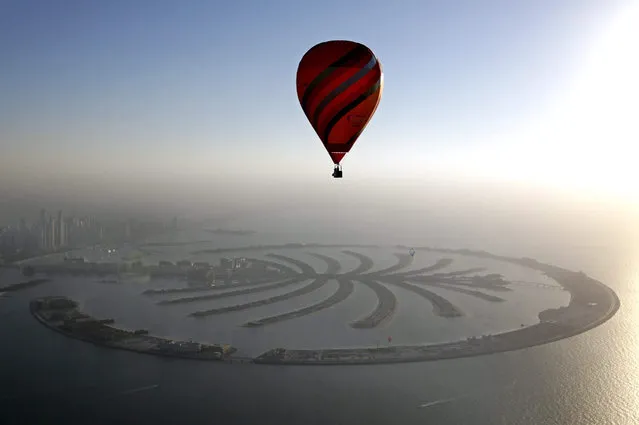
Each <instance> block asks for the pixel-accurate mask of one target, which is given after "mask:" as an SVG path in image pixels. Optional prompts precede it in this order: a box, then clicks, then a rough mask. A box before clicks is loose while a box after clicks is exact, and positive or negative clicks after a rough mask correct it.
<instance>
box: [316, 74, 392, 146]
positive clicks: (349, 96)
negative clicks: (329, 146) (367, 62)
mask: <svg viewBox="0 0 639 425" xmlns="http://www.w3.org/2000/svg"><path fill="white" fill-rule="evenodd" d="M380 77H381V76H380V73H379V69H377V68H374V69H373V71H372V72H369V73H368V74H366V75H365V76H364V77H362V78H361V79H359V80H358V81H357V82H356V83H355V84H353V85H352V86H351V87H349V89H348V90H347V91H345V92H344V93H342V94H341V95H339V96H338V97H337V98H336V99H335V100H334V101H333V102H331V103H330V104H329V105H328V106H327V107H326V108H325V109H324V111H323V112H322V113H321V114H320V116H319V117H318V120H317V122H316V123H314V125H313V127H314V128H315V130H316V131H317V134H318V135H319V136H320V138H321V139H322V141H324V142H327V140H326V139H325V138H322V136H323V135H324V134H326V135H327V136H328V135H329V134H328V133H325V130H326V127H327V124H328V123H329V122H330V121H331V119H332V118H333V117H334V116H335V115H337V114H338V113H339V112H340V111H341V110H342V109H344V108H345V107H346V106H347V105H349V104H350V103H351V102H352V101H353V100H355V99H356V98H357V97H358V96H359V95H361V94H362V93H364V92H366V90H368V89H369V88H370V87H371V86H373V85H374V84H375V83H376V82H377V81H378V80H379V79H380ZM365 114H366V115H367V116H369V115H370V113H369V112H368V111H367V112H366V113H365ZM312 124H313V123H312ZM342 136H343V137H341V140H339V141H338V140H336V138H335V135H334V134H333V135H332V137H331V142H332V143H341V144H344V143H346V141H347V139H348V138H350V135H346V134H343V135H342Z"/></svg>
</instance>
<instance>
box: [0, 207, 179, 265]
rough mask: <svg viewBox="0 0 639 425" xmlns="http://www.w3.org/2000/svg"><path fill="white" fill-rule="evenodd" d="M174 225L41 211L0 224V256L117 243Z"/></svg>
mask: <svg viewBox="0 0 639 425" xmlns="http://www.w3.org/2000/svg"><path fill="white" fill-rule="evenodd" d="M176 228H177V218H173V219H172V220H171V222H170V223H162V222H155V221H153V222H149V221H138V220H125V221H113V222H108V223H105V222H99V221H98V220H96V218H95V217H74V216H65V215H64V214H63V212H62V211H57V212H55V213H54V212H51V213H50V212H48V211H47V210H45V209H42V210H41V211H40V214H39V216H38V218H37V219H36V220H35V221H34V222H31V223H29V222H27V220H25V219H24V218H22V219H21V220H20V222H19V223H18V224H14V225H9V226H5V227H0V256H3V257H8V258H11V257H14V256H20V255H21V254H22V255H23V256H28V255H32V254H36V253H48V252H57V251H61V250H65V249H72V248H79V247H83V246H88V245H94V244H98V243H102V242H108V243H117V242H127V241H135V240H139V239H141V238H144V237H147V236H150V235H153V234H157V233H161V232H164V231H166V230H169V229H176Z"/></svg>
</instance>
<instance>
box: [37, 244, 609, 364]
mask: <svg viewBox="0 0 639 425" xmlns="http://www.w3.org/2000/svg"><path fill="white" fill-rule="evenodd" d="M309 246H317V247H325V246H324V245H320V244H309V245H306V244H300V248H302V247H303V248H308V247H309ZM277 247H279V248H282V247H290V244H288V245H286V246H270V247H269V248H277ZM331 247H338V246H336V245H331ZM339 247H342V248H343V247H345V246H343V245H342V246H339ZM400 248H402V247H400ZM245 249H254V247H249V248H245ZM232 250H233V251H239V249H237V248H234V249H232ZM415 250H429V251H435V252H442V253H450V254H459V255H466V256H476V257H483V258H490V259H496V260H500V261H505V262H510V263H514V264H518V265H521V266H525V267H528V268H532V269H535V270H539V271H541V272H543V273H544V274H546V275H547V276H548V277H550V278H552V279H553V280H555V281H556V282H557V283H558V284H559V285H560V286H561V288H563V289H564V290H566V291H568V292H569V293H570V295H571V298H570V303H569V305H568V306H566V307H561V308H557V309H548V310H545V311H543V312H541V313H539V320H540V323H538V324H535V325H532V326H528V327H522V328H521V329H517V330H514V331H510V332H504V333H500V334H495V335H485V336H482V337H470V338H467V339H464V340H459V341H455V342H447V343H438V344H430V345H411V346H391V347H381V348H380V347H378V348H344V349H330V348H327V349H317V350H290V349H285V348H276V349H272V350H269V351H267V352H265V353H263V354H261V355H259V356H258V357H256V358H255V359H252V362H254V363H261V364H280V365H293V364H297V365H340V364H341V365H354V364H374V363H396V362H414V361H432V360H440V359H452V358H460V357H470V356H477V355H485V354H490V353H496V352H504V351H512V350H518V349H522V348H527V347H532V346H535V345H540V344H545V343H549V342H552V341H557V340H559V339H563V338H567V337H570V336H573V335H577V334H579V333H582V332H585V331H587V330H589V329H592V328H594V327H596V326H598V325H600V324H602V323H603V322H605V321H606V320H608V319H609V318H611V317H612V316H613V315H614V314H615V313H616V311H617V310H618V308H619V305H620V302H619V299H618V297H617V295H616V294H615V293H614V291H612V290H611V289H610V288H608V287H607V286H605V285H604V284H602V283H601V282H598V281H596V280H594V279H592V278H590V277H588V276H586V275H585V274H584V273H582V272H572V271H569V270H565V269H562V268H560V267H556V266H552V265H547V264H543V263H539V262H537V261H536V260H533V259H530V258H512V257H502V256H495V255H492V254H489V253H486V252H483V251H469V250H449V249H434V248H415ZM351 254H353V255H355V254H356V253H352V252H351ZM271 257H273V258H278V259H280V260H282V261H285V262H289V263H291V264H294V265H295V264H296V265H297V266H298V267H299V268H300V269H302V270H301V272H295V271H291V270H288V269H287V268H286V266H280V267H277V268H275V270H273V273H274V276H273V277H279V278H280V279H282V278H284V280H283V281H280V282H279V283H273V284H270V285H278V286H280V285H282V286H283V285H288V284H290V282H292V281H295V282H300V281H303V280H305V279H309V278H310V279H312V282H311V283H310V284H309V285H307V286H305V287H302V288H299V289H297V290H296V291H293V293H295V292H301V293H306V292H308V291H310V290H311V289H313V288H315V289H317V288H319V287H320V286H321V285H323V284H324V283H325V282H326V281H327V280H328V279H329V278H330V279H336V280H337V281H338V283H339V285H340V286H339V289H338V290H337V292H335V293H334V294H333V295H332V296H331V297H329V298H327V299H326V300H324V301H321V302H319V303H317V304H315V305H312V306H309V307H306V308H302V309H297V310H293V311H291V312H288V313H282V314H278V315H275V316H272V317H267V318H262V319H259V320H254V321H251V322H248V323H246V324H245V325H244V326H249V327H253V326H264V325H267V324H269V323H275V322H277V321H280V320H287V319H290V318H293V317H299V316H302V315H305V314H309V313H311V312H314V311H319V310H321V309H323V308H326V307H327V306H330V305H333V304H335V303H337V302H340V301H342V300H344V299H345V298H346V297H347V296H348V295H349V294H350V293H352V291H353V286H352V285H353V284H352V281H357V282H361V283H364V284H367V285H369V287H371V289H373V290H374V291H375V292H377V293H378V300H379V304H378V306H377V307H376V309H375V310H374V311H372V312H371V313H370V314H369V315H368V316H367V317H364V318H362V319H360V320H358V321H356V322H354V323H352V324H351V326H353V327H355V328H369V327H375V326H377V325H378V324H379V323H381V322H382V321H385V320H388V319H389V318H390V317H391V316H392V314H393V311H394V309H395V301H394V300H395V299H394V296H392V294H391V293H390V291H388V289H386V288H385V287H384V286H383V285H379V284H376V282H375V281H376V280H378V279H382V278H383V279H384V282H385V283H386V284H391V285H397V286H400V287H405V289H408V290H411V291H413V292H414V293H415V294H416V295H419V296H421V297H423V298H426V299H428V300H429V301H430V303H431V304H432V306H433V311H434V313H435V314H437V315H440V316H443V317H450V318H454V317H456V316H459V315H461V314H462V313H461V312H460V311H459V310H457V309H456V307H455V306H454V305H452V304H450V302H449V301H447V300H446V299H445V298H442V297H440V296H438V295H437V294H435V293H433V292H431V291H428V290H426V289H424V288H422V287H420V286H415V285H410V284H407V283H404V282H403V280H404V279H409V278H410V279H413V281H416V282H417V283H421V284H424V285H426V286H428V285H430V286H435V287H436V286H438V285H446V284H447V283H446V282H450V280H451V279H457V281H456V282H457V286H456V287H455V290H457V291H459V292H462V293H471V292H477V291H473V289H470V288H471V287H475V288H482V287H485V288H491V289H493V290H508V288H506V287H505V285H504V281H503V280H501V278H500V277H499V275H494V274H493V275H485V276H471V277H464V278H462V277H459V276H458V275H460V274H464V273H468V272H474V271H476V270H479V269H470V270H465V271H458V272H450V273H437V274H432V275H428V276H421V277H419V276H417V277H415V276H413V275H415V274H416V273H419V272H420V271H421V270H415V271H409V272H404V273H395V274H394V275H392V276H390V275H385V273H387V272H389V271H390V270H391V269H392V270H393V271H396V270H398V269H399V268H400V267H399V264H403V263H405V262H406V258H405V257H404V256H403V255H402V254H398V260H399V263H398V265H396V266H391V267H389V268H387V269H384V270H381V271H378V272H372V273H366V272H367V271H368V269H370V268H371V264H369V263H370V261H368V260H367V259H365V258H364V257H363V256H362V261H361V265H360V267H358V269H356V271H357V273H355V272H346V273H343V274H337V272H338V269H339V264H338V263H337V262H335V261H329V260H330V258H328V257H327V258H328V260H326V261H327V264H328V270H327V272H326V273H316V272H315V271H313V270H304V269H303V267H304V264H303V263H300V262H299V260H294V259H290V258H288V257H285V256H281V255H280V256H276V255H271ZM364 260H366V261H364ZM261 261H262V262H263V263H262V264H261V266H262V267H265V266H272V264H270V263H268V262H266V261H265V260H261ZM449 261H451V260H447V259H443V260H440V261H439V262H438V264H439V266H441V265H445V264H447V263H448V262H449ZM437 268H439V267H436V266H430V267H429V268H428V269H429V270H430V271H435V270H436V269H437ZM263 270H265V269H263ZM291 273H293V274H294V275H291ZM371 276H372V277H374V279H373V278H371ZM384 276H385V277H384ZM393 276H394V277H393ZM267 286H268V285H267ZM465 288H468V289H465ZM256 290H258V288H257V287H256V288H254V289H253V288H249V289H238V290H237V291H232V292H227V293H226V294H240V293H241V294H244V293H247V292H251V293H252V292H253V291H256ZM289 294H290V293H286V294H282V295H276V296H274V297H271V298H272V299H270V298H267V299H264V300H259V301H253V302H249V303H246V304H238V305H235V306H229V307H225V308H219V309H215V310H210V311H201V312H196V313H194V314H192V315H193V316H195V317H199V316H201V317H204V316H209V315H212V314H219V313H224V312H226V311H228V310H230V311H236V310H242V309H244V308H249V307H251V306H253V305H254V304H260V305H261V304H263V303H270V302H274V301H273V300H281V299H285V298H287V297H290V295H289ZM484 295H485V297H487V298H484V299H486V300H487V301H494V302H499V301H503V299H501V298H499V297H496V296H493V295H486V294H484ZM222 296H225V294H218V295H213V294H211V295H204V296H195V297H192V299H193V300H200V299H202V298H216V297H222ZM177 302H180V303H188V302H191V299H190V298H178V299H174V300H173V301H171V303H177ZM165 303H166V302H163V304H165ZM31 309H32V312H33V314H34V315H35V316H36V318H38V320H40V321H41V322H42V323H44V324H46V325H47V326H49V327H51V328H52V329H55V330H58V331H60V332H62V333H64V334H66V335H68V336H72V337H76V338H80V339H83V340H87V341H90V342H94V343H98V344H102V345H106V346H109V347H113V348H121V349H127V350H132V351H137V352H143V353H149V354H156V355H169V356H176V355H177V356H178V357H184V358H196V359H204V360H221V359H224V360H227V361H233V360H240V362H245V361H251V360H250V359H247V358H235V357H233V352H234V351H235V349H233V348H232V347H229V346H220V345H204V344H197V343H193V342H171V341H169V340H166V339H162V338H156V337H152V336H148V335H145V334H144V332H143V331H142V332H141V331H136V332H130V331H124V330H119V329H116V328H114V327H112V326H107V324H106V323H105V322H104V321H99V320H96V319H92V318H90V317H88V316H87V315H85V314H83V313H81V312H79V311H78V310H77V304H76V303H74V302H73V301H71V300H68V299H65V298H60V297H57V298H46V299H40V300H35V301H33V302H32V304H31ZM452 320H454V319H452Z"/></svg>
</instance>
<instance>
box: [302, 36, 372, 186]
mask: <svg viewBox="0 0 639 425" xmlns="http://www.w3.org/2000/svg"><path fill="white" fill-rule="evenodd" d="M383 86H384V77H383V73H382V67H381V64H380V63H379V60H378V59H377V58H376V57H375V55H374V54H373V52H372V51H371V50H370V49H369V48H368V47H366V46H364V45H363V44H360V43H355V42H353V41H345V40H333V41H325V42H323V43H319V44H317V45H315V46H314V47H312V48H311V49H310V50H309V51H308V52H306V54H305V55H304V56H303V57H302V60H301V61H300V64H299V66H298V68H297V97H298V99H299V101H300V105H301V106H302V109H303V110H304V113H305V114H306V117H307V118H308V120H309V121H310V123H311V125H312V126H313V129H314V130H315V132H316V133H317V135H318V136H319V138H320V140H321V141H322V143H323V144H324V147H325V148H326V150H327V151H328V154H329V155H330V157H331V159H332V160H333V163H334V164H335V171H334V172H333V177H342V170H341V167H340V162H341V160H342V158H344V155H346V154H347V153H348V152H349V151H350V150H351V148H352V147H353V145H354V144H355V142H356V141H357V138H358V137H359V136H360V134H362V132H363V131H364V128H366V125H367V124H368V122H369V121H370V119H371V118H372V117H373V114H374V113H375V110H376V109H377V105H378V104H379V101H380V99H381V96H382V90H383Z"/></svg>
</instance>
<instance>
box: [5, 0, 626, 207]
mask: <svg viewBox="0 0 639 425" xmlns="http://www.w3.org/2000/svg"><path fill="white" fill-rule="evenodd" d="M633 5H634V3H633V2H630V1H621V0H619V1H609V2H599V1H566V2H559V3H558V2H552V1H549V0H548V1H546V0H544V1H540V2H534V3H527V4H524V3H522V4H520V3H512V2H502V1H490V2H485V3H482V4H481V5H480V4H478V3H476V2H469V1H460V2H459V3H458V4H455V5H452V4H444V3H436V2H405V3H402V7H399V6H392V5H389V4H388V3H387V2H384V3H381V2H379V3H372V4H371V3H370V2H367V3H366V7H363V6H362V5H361V4H359V3H357V2H355V3H352V2H351V3H349V4H348V5H343V4H338V3H337V2H332V1H327V2H323V3H322V4H321V5H320V4H318V5H313V6H304V5H301V4H298V3H293V2H288V3H287V2H273V3H269V5H268V6H265V5H263V4H260V3H256V2H238V3H232V4H231V3H229V4H225V5H223V6H220V5H214V4H212V3H211V4H206V3H193V4H190V5H189V6H185V5H184V4H182V3H178V2H169V1H164V2H159V3H158V2H145V1H141V2H136V7H133V8H132V7H130V4H129V3H125V2H120V1H114V2H109V3H108V4H105V3H101V2H81V3H78V4H75V5H74V6H73V7H72V8H71V7H61V6H60V5H55V6H54V5H51V4H48V3H45V2H35V1H26V2H17V1H16V2H9V3H8V4H7V5H6V6H5V8H4V9H3V16H2V17H0V50H1V51H2V52H3V53H4V55H5V57H6V59H7V63H8V64H10V66H8V67H7V68H6V69H5V72H3V75H2V77H0V89H1V90H2V91H3V93H5V95H3V100H2V101H1V102H0V140H2V141H3V155H2V156H1V157H0V168H1V169H2V179H0V186H1V187H0V195H2V196H3V197H4V198H5V199H12V198H11V197H13V198H15V197H20V196H22V197H28V196H33V197H36V196H43V194H45V195H46V194H54V195H53V198H55V197H56V196H57V197H60V196H62V195H61V194H62V193H63V192H65V191H67V192H68V191H75V192H76V193H77V194H79V195H78V196H85V195H86V194H87V193H90V192H97V191H99V192H100V195H101V196H102V197H104V196H112V197H114V198H117V199H119V200H120V201H121V202H123V203H125V202H127V201H128V200H129V199H139V198H140V197H141V194H146V193H147V192H149V193H150V192H153V193H154V194H153V195H148V197H153V196H155V197H162V196H163V195H162V193H166V195H164V196H174V195H175V194H179V193H180V192H181V191H182V192H184V191H193V192H195V193H193V194H191V196H190V198H198V197H201V196H202V194H208V195H209V196H211V197H214V198H215V197H224V196H227V194H228V193H236V192H239V193H245V195H243V196H245V197H246V198H251V197H254V196H256V194H257V193H260V192H263V191H264V189H265V188H271V187H274V186H275V185H278V186H281V185H282V184H283V183H287V184H288V188H289V189H290V190H292V191H298V192H302V193H303V192H304V189H305V188H306V187H307V186H308V185H315V187H318V188H322V190H324V192H326V193H331V190H332V187H329V186H328V185H329V184H332V183H334V182H332V181H330V180H329V178H330V168H331V167H330V160H329V159H328V155H327V154H326V153H325V152H324V150H323V148H322V146H321V144H320V143H319V141H318V140H317V137H316V135H315V134H314V133H313V130H312V129H311V127H310V126H309V125H308V122H307V121H306V119H305V117H304V115H303V113H302V111H301V109H300V107H299V105H298V103H297V99H296V96H295V93H294V74H295V70H296V67H297V63H298V61H299V59H300V58H301V56H302V55H303V53H304V52H305V51H306V50H307V49H308V48H310V47H311V46H312V45H314V44H315V43H317V42H319V41H322V40H326V39H332V38H349V39H354V40H356V41H361V42H363V43H366V44H367V45H369V46H370V47H371V48H372V49H373V51H375V53H376V54H377V56H378V57H379V58H380V61H381V63H382V64H383V66H384V72H385V85H386V87H385V91H384V96H383V98H382V101H381V103H380V107H379V110H378V112H377V114H376V115H375V117H374V118H373V120H372V121H371V123H370V125H369V126H368V128H367V129H366V131H365V132H364V134H363V135H362V138H361V140H360V141H359V142H358V144H357V145H356V146H355V148H354V150H353V151H352V152H351V153H350V154H349V155H347V157H346V158H345V161H344V167H345V177H346V179H345V180H348V181H347V182H345V183H344V184H342V187H345V188H344V189H343V190H344V191H345V192H347V191H352V190H355V189H352V187H354V186H357V185H359V186H360V187H362V186H364V187H365V188H366V187H367V188H368V190H369V191H370V193H374V186H376V185H377V183H378V182H379V181H381V180H387V181H389V182H396V184H398V185H399V184H403V183H404V182H405V181H417V182H421V183H428V182H430V181H459V182H474V181H491V182H492V181H496V182H500V183H503V184H506V185H509V186H512V187H525V186H529V185H537V186H541V187H544V188H551V189H553V190H554V189H557V190H565V191H572V192H579V193H583V194H585V196H602V197H606V199H608V198H610V197H612V198H615V199H616V200H618V201H619V200H622V201H623V202H627V203H633V202H634V203H635V204H636V203H637V201H639V189H637V185H636V183H635V182H636V181H637V180H639V175H636V172H635V171H634V170H635V169H636V168H635V167H634V164H633V158H634V157H636V155H634V154H633V152H634V150H633V149H634V148H633V146H632V144H631V142H632V141H634V140H636V139H638V138H639V135H638V134H637V129H636V127H635V126H634V125H632V122H633V117H636V106H633V105H635V103H634V101H633V99H636V97H637V94H638V93H639V92H638V90H637V87H638V86H637V80H636V77H635V76H636V75H637V74H639V70H638V68H637V67H638V64H637V61H636V58H635V57H634V56H633V55H632V54H631V53H629V52H632V51H633V49H632V40H634V39H635V38H636V37H633V36H634V35H636V34H635V33H636V30H634V26H633V22H634V21H633V20H634V19H635V18H636V17H637V16H638V11H639V9H638V8H637V7H636V6H633ZM34 6H35V7H34ZM338 8H339V9H338ZM335 10H340V11H341V12H340V13H335ZM16 40H20V42H16ZM256 64H257V65H256ZM265 82H266V83H265ZM542 164H543V165H542ZM389 169H390V170H392V172H390V173H384V172H383V170H389ZM327 170H328V171H327ZM380 172H381V174H382V175H381V176H380ZM278 190H280V192H281V193H279V194H278V195H277V196H279V197H280V198H286V196H287V193H286V191H284V190H283V189H278ZM340 190H341V189H340ZM80 194H81V195H80ZM66 196H69V195H66ZM237 196H241V195H237ZM288 196H291V195H288ZM185 198H187V199H188V198H189V197H188V196H185ZM107 203H108V202H107Z"/></svg>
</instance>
